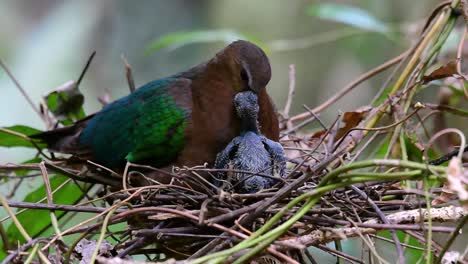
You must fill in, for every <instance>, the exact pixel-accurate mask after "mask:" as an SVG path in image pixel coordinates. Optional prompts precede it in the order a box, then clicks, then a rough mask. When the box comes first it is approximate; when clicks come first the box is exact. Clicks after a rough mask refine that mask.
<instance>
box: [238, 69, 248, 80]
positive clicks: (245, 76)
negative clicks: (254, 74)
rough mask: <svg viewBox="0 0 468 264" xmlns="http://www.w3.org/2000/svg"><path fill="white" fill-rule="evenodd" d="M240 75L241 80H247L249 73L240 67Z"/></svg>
mask: <svg viewBox="0 0 468 264" xmlns="http://www.w3.org/2000/svg"><path fill="white" fill-rule="evenodd" d="M240 76H241V79H242V80H243V81H248V80H249V75H248V74H247V72H246V71H245V69H242V70H241V73H240Z"/></svg>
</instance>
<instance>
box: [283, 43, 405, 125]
mask: <svg viewBox="0 0 468 264" xmlns="http://www.w3.org/2000/svg"><path fill="white" fill-rule="evenodd" d="M407 54H408V51H405V52H404V53H402V54H400V55H398V56H397V57H395V58H393V59H391V60H389V61H387V62H385V63H383V64H381V65H379V66H377V67H376V68H373V69H372V70H370V71H368V72H366V73H364V74H363V75H361V76H360V77H359V78H357V79H356V80H354V81H353V82H351V83H350V84H348V85H347V86H345V87H344V88H343V89H342V90H341V91H339V92H338V93H337V94H335V95H333V96H332V97H330V98H329V99H328V100H327V101H325V102H324V103H322V104H321V105H319V106H317V107H315V108H314V109H312V112H314V113H315V114H318V113H320V112H322V111H323V110H324V109H326V108H327V107H329V106H330V105H331V104H333V103H335V102H336V101H338V100H339V99H340V98H341V97H343V96H344V95H346V94H347V93H348V92H350V91H351V90H352V89H354V88H355V87H356V86H358V85H359V84H361V83H363V82H364V81H366V80H367V79H369V78H371V77H372V76H374V75H376V74H379V73H381V72H383V71H384V70H386V69H388V68H390V67H392V66H393V65H395V64H397V63H398V62H400V61H401V60H403V59H404V58H405V57H406V56H407ZM310 115H311V114H310V113H309V112H304V113H302V114H298V115H295V116H293V117H291V121H293V122H294V121H298V120H301V119H304V118H307V117H309V116H310Z"/></svg>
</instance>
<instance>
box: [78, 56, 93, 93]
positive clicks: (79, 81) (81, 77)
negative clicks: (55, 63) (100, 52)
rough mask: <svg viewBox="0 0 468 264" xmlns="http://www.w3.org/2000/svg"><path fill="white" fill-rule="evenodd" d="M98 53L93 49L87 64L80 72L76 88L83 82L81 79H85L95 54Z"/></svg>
mask: <svg viewBox="0 0 468 264" xmlns="http://www.w3.org/2000/svg"><path fill="white" fill-rule="evenodd" d="M95 55H96V51H93V53H91V55H90V56H89V58H88V60H87V61H86V64H85V66H84V68H83V70H82V71H81V73H80V76H79V77H78V80H77V81H76V86H75V87H76V88H78V87H79V86H80V84H81V81H82V80H83V77H84V76H85V74H86V72H87V71H88V68H89V65H91V62H92V61H93V59H94V56H95Z"/></svg>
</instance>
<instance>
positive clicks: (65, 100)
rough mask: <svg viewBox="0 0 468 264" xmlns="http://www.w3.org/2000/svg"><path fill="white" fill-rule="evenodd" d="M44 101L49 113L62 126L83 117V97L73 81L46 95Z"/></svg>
mask: <svg viewBox="0 0 468 264" xmlns="http://www.w3.org/2000/svg"><path fill="white" fill-rule="evenodd" d="M44 100H45V102H46V104H47V108H48V109H49V111H50V112H51V113H52V114H53V115H54V116H55V117H56V118H57V119H58V120H59V121H60V123H62V124H64V125H70V124H72V123H73V122H74V121H77V120H79V119H82V118H83V117H85V113H84V111H83V103H84V96H83V94H82V93H81V92H80V90H79V89H78V87H77V86H76V84H75V82H73V81H70V82H67V83H65V84H64V85H62V86H61V87H59V88H58V89H57V90H55V91H52V92H50V93H48V94H47V95H46V96H44Z"/></svg>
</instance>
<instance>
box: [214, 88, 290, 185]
mask: <svg viewBox="0 0 468 264" xmlns="http://www.w3.org/2000/svg"><path fill="white" fill-rule="evenodd" d="M234 105H235V108H236V112H237V115H238V117H239V118H240V120H241V133H240V135H239V136H237V137H235V138H234V139H233V140H232V141H231V142H230V143H229V144H228V145H227V146H226V148H225V149H223V151H221V152H220V153H219V154H218V156H217V158H216V161H215V168H217V169H232V172H222V173H220V174H219V176H221V179H222V180H224V181H225V183H227V184H230V185H232V186H233V187H234V189H235V190H236V191H238V192H241V193H254V192H258V191H260V190H262V189H267V188H271V187H272V186H273V185H274V184H275V183H277V182H278V180H276V179H274V176H276V177H278V176H280V177H284V176H285V171H286V158H285V156H284V150H283V147H282V146H281V144H280V143H278V142H275V141H273V140H270V139H268V138H266V137H265V136H263V135H262V134H261V133H260V131H259V129H258V124H257V117H258V113H259V105H258V101H257V95H256V94H255V93H253V92H252V91H246V92H240V93H238V94H237V95H236V96H235V97H234ZM229 175H231V177H229ZM268 176H269V177H268Z"/></svg>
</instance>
